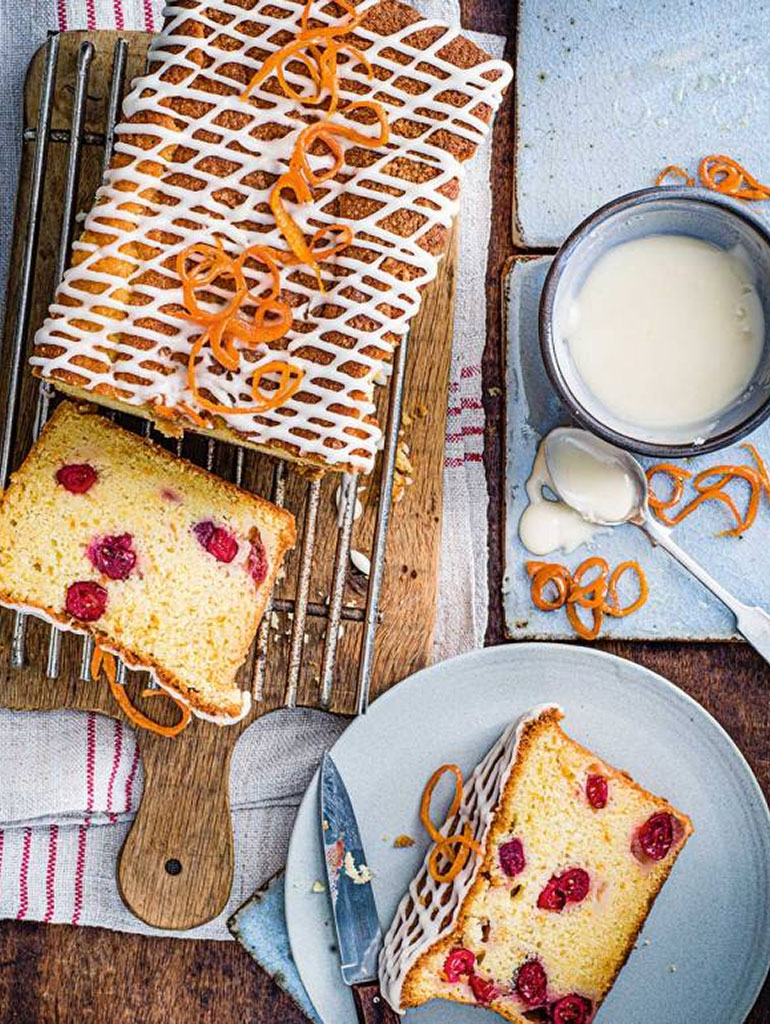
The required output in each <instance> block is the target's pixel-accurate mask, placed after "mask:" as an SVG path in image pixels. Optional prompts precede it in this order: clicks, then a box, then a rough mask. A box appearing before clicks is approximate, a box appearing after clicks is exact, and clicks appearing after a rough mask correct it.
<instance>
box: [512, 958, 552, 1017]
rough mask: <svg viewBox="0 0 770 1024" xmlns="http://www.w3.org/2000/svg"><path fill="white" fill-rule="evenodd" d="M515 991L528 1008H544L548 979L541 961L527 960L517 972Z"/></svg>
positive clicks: (514, 984)
mask: <svg viewBox="0 0 770 1024" xmlns="http://www.w3.org/2000/svg"><path fill="white" fill-rule="evenodd" d="M513 987H514V991H515V992H516V995H517V996H518V997H519V999H520V1000H521V1001H522V1003H525V1004H526V1005H527V1006H542V1005H543V1003H544V1002H545V999H546V995H547V992H548V977H547V975H546V973H545V968H544V967H543V965H542V964H541V963H540V961H539V960H525V961H524V963H523V964H522V965H521V967H520V968H519V969H518V971H517V972H516V978H515V980H514V983H513Z"/></svg>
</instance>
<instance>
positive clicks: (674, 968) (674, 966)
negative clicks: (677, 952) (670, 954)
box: [668, 964, 676, 974]
mask: <svg viewBox="0 0 770 1024" xmlns="http://www.w3.org/2000/svg"><path fill="white" fill-rule="evenodd" d="M668 969H669V970H670V971H671V973H672V974H676V964H669V968H668Z"/></svg>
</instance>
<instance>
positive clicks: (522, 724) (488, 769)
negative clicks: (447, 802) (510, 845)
mask: <svg viewBox="0 0 770 1024" xmlns="http://www.w3.org/2000/svg"><path fill="white" fill-rule="evenodd" d="M554 709H556V710H558V711H560V710H561V709H560V708H559V706H558V705H557V704H542V705H539V706H538V707H535V708H533V709H532V710H531V711H528V712H527V713H526V714H524V715H522V716H521V718H519V719H517V720H516V721H515V722H513V724H512V725H510V726H509V727H508V728H507V729H506V730H505V732H504V733H503V735H502V736H501V737H500V739H499V740H498V741H497V743H495V745H494V746H493V747H492V749H491V750H490V751H489V753H488V754H487V755H486V757H484V759H483V760H482V761H480V762H479V764H478V765H477V766H476V768H475V769H474V771H473V774H472V775H471V776H470V778H469V779H468V781H467V782H466V783H465V786H464V789H463V799H462V802H461V804H460V807H459V810H458V812H457V815H456V817H455V818H453V819H452V820H451V821H448V822H445V824H444V826H443V828H442V829H441V830H440V831H441V834H442V835H444V836H447V835H450V834H456V833H459V832H461V831H462V829H463V826H464V825H465V824H466V823H467V824H468V825H470V828H471V832H472V835H473V838H474V839H475V840H476V841H477V842H478V843H480V844H481V846H482V848H485V846H486V840H487V833H488V832H489V828H490V826H491V824H492V821H493V818H494V815H495V812H496V810H497V807H498V805H499V803H500V798H501V796H502V793H503V790H504V788H505V785H506V783H507V781H508V777H509V775H510V773H511V770H512V769H513V766H514V764H515V763H516V757H517V754H518V749H519V743H520V741H521V737H522V735H523V733H524V730H525V728H526V727H527V726H528V725H529V724H530V723H531V722H534V721H536V720H537V719H538V718H540V716H541V715H544V714H546V713H548V712H550V711H553V710H554ZM429 854H430V849H428V851H427V853H426V856H425V861H424V862H423V866H422V868H421V869H420V871H419V873H418V874H417V875H416V876H415V878H414V879H413V880H412V882H411V884H410V886H409V889H408V891H407V892H406V894H405V895H404V898H403V899H402V900H401V902H400V904H399V906H398V909H397V911H396V915H395V917H394V918H393V923H392V924H391V926H390V928H389V929H388V933H387V935H386V936H385V941H384V944H383V947H382V952H381V953H380V987H381V989H382V994H383V996H384V997H385V999H387V1001H388V1002H389V1003H390V1005H391V1006H392V1007H393V1009H394V1010H397V1011H398V1012H399V1013H403V1010H402V1008H401V991H402V988H403V985H404V981H405V980H406V976H407V974H408V973H409V971H410V970H411V968H412V967H413V965H414V964H415V963H416V961H417V960H418V958H419V957H421V956H422V955H423V954H424V953H426V952H427V951H428V950H429V949H430V948H431V947H432V946H433V945H434V944H435V943H436V942H438V941H440V940H441V939H443V938H444V937H445V936H446V935H449V934H450V932H451V931H452V929H453V928H454V925H455V921H456V919H457V914H458V912H459V910H460V907H461V906H462V904H463V901H464V900H465V897H466V896H467V895H468V893H469V892H470V889H471V886H472V885H473V883H474V881H475V879H476V875H477V874H478V871H479V869H480V868H481V865H482V858H480V857H478V856H476V855H475V854H473V853H471V855H470V856H469V858H468V862H467V864H466V865H465V867H464V868H463V869H462V871H460V873H459V874H458V875H457V877H456V878H455V880H454V881H453V882H444V883H440V882H436V881H435V880H434V879H433V877H432V876H431V874H430V872H429V871H428V855H429ZM447 888H449V891H450V897H449V899H446V892H447Z"/></svg>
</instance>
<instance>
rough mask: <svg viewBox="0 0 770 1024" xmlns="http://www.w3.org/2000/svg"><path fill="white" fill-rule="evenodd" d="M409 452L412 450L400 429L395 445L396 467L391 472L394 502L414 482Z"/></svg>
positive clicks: (399, 499) (399, 498)
mask: <svg viewBox="0 0 770 1024" xmlns="http://www.w3.org/2000/svg"><path fill="white" fill-rule="evenodd" d="M411 454H412V451H411V448H410V446H409V444H408V443H407V440H406V437H405V436H404V431H403V430H400V431H399V435H398V445H397V447H396V467H395V470H394V473H393V502H394V504H395V503H396V502H399V501H401V500H402V499H403V497H404V492H405V491H406V489H407V487H411V486H412V484H413V483H414V465H413V464H412V460H411Z"/></svg>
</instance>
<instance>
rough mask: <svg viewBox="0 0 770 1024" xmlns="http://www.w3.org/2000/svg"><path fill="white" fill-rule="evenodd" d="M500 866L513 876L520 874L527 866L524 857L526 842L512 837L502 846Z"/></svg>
mask: <svg viewBox="0 0 770 1024" xmlns="http://www.w3.org/2000/svg"><path fill="white" fill-rule="evenodd" d="M499 856H500V867H501V868H502V869H503V871H504V872H505V874H506V875H509V876H510V877H511V878H513V877H514V875H518V874H519V873H520V872H521V871H523V870H524V868H525V867H526V866H527V862H526V859H525V857H524V844H523V843H522V841H521V840H520V839H511V840H509V842H507V843H503V845H502V846H501V847H500V854H499Z"/></svg>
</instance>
